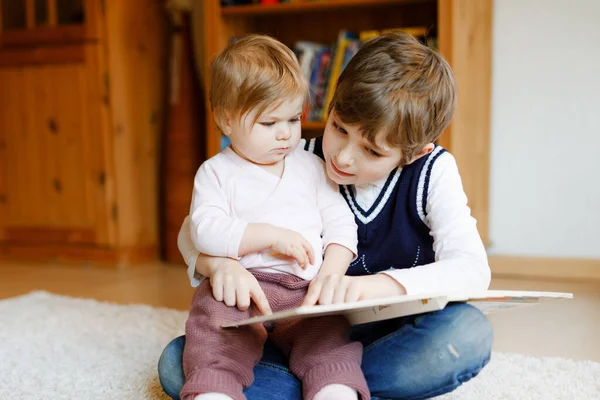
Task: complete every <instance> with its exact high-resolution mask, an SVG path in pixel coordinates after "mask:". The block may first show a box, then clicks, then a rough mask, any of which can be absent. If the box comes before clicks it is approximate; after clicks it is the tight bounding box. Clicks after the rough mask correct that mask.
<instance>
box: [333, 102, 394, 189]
mask: <svg viewBox="0 0 600 400" xmlns="http://www.w3.org/2000/svg"><path fill="white" fill-rule="evenodd" d="M381 136H382V135H378V139H377V141H376V143H370V142H369V141H368V140H367V139H365V138H364V137H363V136H362V133H361V131H360V128H359V127H358V126H355V125H348V124H344V123H343V122H342V121H341V120H340V119H339V118H337V116H336V115H335V112H334V111H332V112H331V113H330V115H329V119H328V120H327V125H326V127H325V133H324V134H323V154H324V155H325V162H326V164H327V167H326V168H327V175H328V176H329V178H331V180H333V181H334V182H335V183H337V184H338V185H360V184H362V183H369V182H376V181H378V180H380V179H382V178H384V177H386V176H388V175H389V173H390V172H391V171H392V170H393V169H394V168H396V167H397V166H398V165H399V164H400V161H401V159H402V152H401V151H400V149H397V148H392V147H389V146H388V145H387V144H386V143H385V141H383V140H382V137H381Z"/></svg>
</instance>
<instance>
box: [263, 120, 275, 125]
mask: <svg viewBox="0 0 600 400" xmlns="http://www.w3.org/2000/svg"><path fill="white" fill-rule="evenodd" d="M260 124H261V125H262V126H273V125H275V121H269V122H261V123H260Z"/></svg>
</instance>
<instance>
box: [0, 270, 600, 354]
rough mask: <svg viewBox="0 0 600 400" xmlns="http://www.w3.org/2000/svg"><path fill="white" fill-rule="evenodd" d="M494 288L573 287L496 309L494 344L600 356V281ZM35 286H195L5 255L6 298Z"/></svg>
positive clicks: (163, 291)
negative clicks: (562, 296)
mask: <svg viewBox="0 0 600 400" xmlns="http://www.w3.org/2000/svg"><path fill="white" fill-rule="evenodd" d="M492 289H517V290H544V291H557V292H571V293H573V294H574V296H575V297H574V299H573V300H561V301H555V302H549V303H544V304H540V305H535V306H531V307H527V308H522V309H519V310H509V311H503V312H499V313H497V314H491V315H490V320H491V322H492V324H493V326H494V330H495V344H494V347H495V348H494V350H496V351H502V352H512V353H521V354H529V355H534V356H552V357H565V358H573V359H587V360H593V361H596V362H600V282H599V281H593V282H556V281H541V280H540V281H531V280H527V281H525V280H518V279H507V278H498V277H496V278H494V279H493V281H492ZM32 290H46V291H49V292H53V293H58V294H64V295H70V296H75V297H84V298H94V299H97V300H102V301H110V302H115V303H121V304H128V303H143V304H149V305H152V306H157V307H169V308H175V309H179V310H185V309H187V307H188V305H189V302H190V299H191V296H192V289H191V288H190V286H189V283H188V281H187V276H186V273H185V269H184V267H183V266H181V265H170V264H161V263H154V264H147V265H144V266H139V267H135V268H129V269H119V270H116V269H109V268H101V267H92V266H80V265H59V264H45V263H34V264H32V263H13V262H5V261H0V299H2V298H6V297H12V296H17V295H20V294H24V293H27V292H29V291H32Z"/></svg>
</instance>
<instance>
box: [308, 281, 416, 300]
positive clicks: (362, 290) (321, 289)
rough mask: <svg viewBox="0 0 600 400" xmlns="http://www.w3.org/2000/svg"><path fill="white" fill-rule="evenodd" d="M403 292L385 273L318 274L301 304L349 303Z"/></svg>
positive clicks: (399, 294) (404, 291)
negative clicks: (363, 274) (352, 274)
mask: <svg viewBox="0 0 600 400" xmlns="http://www.w3.org/2000/svg"><path fill="white" fill-rule="evenodd" d="M404 294H406V290H405V289H404V287H403V286H402V285H400V284H399V283H398V282H396V281H395V280H394V279H392V278H390V277H389V276H387V275H385V274H376V275H365V276H347V275H343V276H341V277H340V276H339V275H332V274H319V275H317V276H316V277H315V279H313V281H312V282H311V283H310V285H309V286H308V292H307V293H306V297H305V298H304V301H303V302H302V304H301V306H314V305H315V304H322V305H323V304H340V303H350V302H353V301H360V300H371V299H378V298H382V297H391V296H401V295H404Z"/></svg>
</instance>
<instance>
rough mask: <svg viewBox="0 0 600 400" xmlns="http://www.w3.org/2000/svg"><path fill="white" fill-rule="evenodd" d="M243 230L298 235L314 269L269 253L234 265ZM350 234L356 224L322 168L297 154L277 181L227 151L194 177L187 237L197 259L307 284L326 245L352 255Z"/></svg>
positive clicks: (317, 160) (301, 152)
mask: <svg viewBox="0 0 600 400" xmlns="http://www.w3.org/2000/svg"><path fill="white" fill-rule="evenodd" d="M186 221H187V219H186ZM249 223H268V224H271V225H274V226H278V227H282V228H287V229H291V230H293V231H296V232H298V233H300V234H301V235H302V236H303V237H304V238H305V239H306V240H307V241H308V242H309V243H310V244H311V246H312V248H313V251H314V255H315V262H314V264H311V265H310V266H308V267H307V268H305V269H302V268H300V266H299V265H298V263H296V262H295V261H291V260H290V259H289V258H283V257H281V256H278V255H276V254H274V253H273V251H272V250H270V249H265V250H263V251H261V252H258V253H252V254H248V255H244V256H243V257H241V258H240V257H238V249H239V247H240V244H241V242H242V238H243V236H244V232H245V230H246V227H247V226H248V224H249ZM356 229H357V228H356V224H355V222H354V216H353V214H352V212H351V211H350V209H349V207H348V205H347V204H346V202H345V201H344V199H343V197H342V196H341V195H340V193H339V191H338V188H337V186H336V184H335V183H333V182H332V181H331V180H329V179H328V178H327V175H326V173H325V167H324V163H323V161H322V160H321V159H320V158H318V157H317V156H315V155H314V154H310V153H308V152H306V151H304V150H302V149H301V148H300V147H299V148H298V149H296V150H295V151H293V152H292V153H290V154H289V155H288V156H287V157H286V158H285V167H284V171H283V174H282V176H281V177H277V176H275V175H273V174H272V173H270V172H268V171H266V170H265V169H263V168H261V167H259V166H257V165H255V164H253V163H251V162H249V161H247V160H245V159H243V158H242V157H240V156H239V155H237V154H236V153H235V152H234V151H233V150H231V148H227V149H225V150H224V151H223V152H221V153H219V154H218V155H216V156H215V157H212V158H211V159H209V160H207V161H206V162H205V163H203V164H202V166H201V167H200V168H199V170H198V172H197V173H196V177H195V180H194V193H193V196H192V204H191V207H190V217H189V230H188V232H189V239H190V241H191V243H192V245H193V249H194V250H195V251H194V252H195V253H196V257H197V254H198V252H197V251H200V252H201V253H204V254H208V255H211V256H217V257H230V258H239V260H240V263H241V264H242V265H243V266H244V267H245V268H260V269H261V271H263V272H285V273H290V274H293V275H296V276H298V277H300V278H302V279H306V280H310V279H312V278H314V277H315V275H316V274H317V273H318V271H319V268H320V267H321V264H322V262H323V252H324V250H325V249H326V248H327V246H328V245H329V244H331V243H336V244H340V245H342V246H344V247H346V248H348V249H349V250H350V251H352V252H353V253H354V254H355V255H356V252H357V248H356V247H357V233H356ZM180 236H181V235H180ZM190 253H191V251H190ZM190 259H191V257H190ZM186 261H187V259H186ZM194 264H195V261H194Z"/></svg>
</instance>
